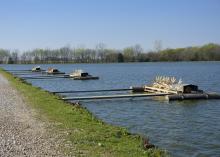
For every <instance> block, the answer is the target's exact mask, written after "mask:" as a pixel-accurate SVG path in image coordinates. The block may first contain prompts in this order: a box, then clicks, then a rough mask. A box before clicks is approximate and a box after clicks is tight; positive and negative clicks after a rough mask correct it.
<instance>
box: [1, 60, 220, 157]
mask: <svg viewBox="0 0 220 157" xmlns="http://www.w3.org/2000/svg"><path fill="white" fill-rule="evenodd" d="M49 66H50V67H51V66H52V67H56V68H58V69H60V70H61V71H65V72H67V73H69V72H71V71H73V70H74V69H84V70H86V71H88V72H89V73H91V74H94V76H99V77H100V80H87V81H80V80H77V81H76V80H75V81H74V80H70V79H53V80H30V82H31V83H32V84H33V85H35V86H40V87H42V88H44V89H47V90H49V91H62V90H92V89H112V88H129V87H130V86H140V85H143V84H147V83H150V81H151V80H152V79H153V78H154V77H155V76H157V75H166V76H175V77H177V78H182V80H183V81H185V82H186V83H192V84H196V85H198V86H199V87H200V88H201V89H206V90H207V91H216V92H220V81H219V80H220V62H181V63H133V64H68V65H61V64H57V65H49ZM4 67H5V68H6V69H30V68H31V67H33V65H16V66H15V65H4ZM47 67H48V65H42V68H45V69H46V68H47ZM119 93H121V92H119ZM99 94H101V95H104V94H113V93H107V92H103V93H99ZM85 95H98V93H89V94H88V93H83V94H76V93H74V94H69V95H68V96H85ZM82 103H83V105H84V106H85V107H87V108H88V109H89V110H90V111H91V112H93V113H94V114H95V115H96V116H97V117H99V118H101V119H103V120H104V121H106V122H108V123H111V124H114V125H119V126H123V127H126V128H128V129H129V130H130V131H131V132H134V133H139V134H143V135H146V136H148V137H149V138H150V140H151V141H152V143H154V144H155V145H157V146H159V147H161V148H164V149H166V150H168V151H169V152H170V153H171V154H172V155H173V156H183V157H185V156H219V155H220V115H219V113H220V102H219V100H209V101H207V100H201V101H182V102H178V101H177V102H171V103H169V102H165V101H154V100H151V99H149V98H147V99H146V98H141V99H140V98H135V99H120V100H99V101H84V102H82Z"/></svg>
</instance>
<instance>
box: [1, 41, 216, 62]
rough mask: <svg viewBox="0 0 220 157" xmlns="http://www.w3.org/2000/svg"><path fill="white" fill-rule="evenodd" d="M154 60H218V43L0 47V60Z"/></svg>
mask: <svg viewBox="0 0 220 157" xmlns="http://www.w3.org/2000/svg"><path fill="white" fill-rule="evenodd" d="M155 61H220V45H218V44H212V43H211V44H207V45H204V46H201V47H187V48H176V49H165V50H160V49H156V50H155V51H150V52H144V50H143V48H142V47H141V46H140V45H135V46H131V47H127V48H125V49H123V50H116V49H107V48H105V46H104V44H99V45H97V46H96V48H95V49H87V48H70V47H68V46H66V47H62V48H59V49H34V50H31V51H26V52H23V53H19V52H18V51H9V50H5V49H0V63H1V64H19V63H20V64H40V63H112V62H118V63H120V62H155Z"/></svg>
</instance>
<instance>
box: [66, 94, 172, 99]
mask: <svg viewBox="0 0 220 157" xmlns="http://www.w3.org/2000/svg"><path fill="white" fill-rule="evenodd" d="M166 95H170V94H168V93H158V94H124V95H102V96H86V97H66V98H62V100H94V99H96V100H98V99H119V98H137V97H155V96H166Z"/></svg>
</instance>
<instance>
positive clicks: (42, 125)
mask: <svg viewBox="0 0 220 157" xmlns="http://www.w3.org/2000/svg"><path fill="white" fill-rule="evenodd" d="M34 115H35V112H34V110H33V109H31V108H30V107H28V106H27V105H26V104H25V102H24V101H23V100H22V98H21V96H20V94H19V93H18V92H17V91H16V90H15V89H13V88H12V87H11V86H10V84H9V82H8V81H7V80H6V79H5V78H4V77H3V76H2V75H1V74H0V156H4V157H9V156H66V155H64V154H62V153H61V152H60V150H59V149H60V146H61V145H62V144H63V143H64V142H63V139H62V138H61V137H62V135H53V134H51V126H50V124H49V123H48V122H42V121H40V120H37V119H36V118H35V117H34Z"/></svg>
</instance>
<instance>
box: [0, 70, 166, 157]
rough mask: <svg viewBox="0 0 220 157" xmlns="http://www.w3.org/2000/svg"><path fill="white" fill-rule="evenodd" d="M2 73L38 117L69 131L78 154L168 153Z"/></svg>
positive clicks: (129, 154)
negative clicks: (144, 145) (147, 148)
mask: <svg viewBox="0 0 220 157" xmlns="http://www.w3.org/2000/svg"><path fill="white" fill-rule="evenodd" d="M0 73H1V74H3V75H4V76H5V77H6V78H7V79H8V80H9V81H10V82H11V84H12V85H13V86H14V87H15V88H16V89H17V90H18V91H19V92H20V93H21V95H22V96H23V97H24V99H25V101H26V102H27V103H28V104H30V105H31V106H32V107H33V108H34V109H35V110H36V111H37V117H39V118H40V119H41V120H47V121H49V122H51V123H55V124H57V125H55V126H54V127H55V128H54V130H55V131H58V132H59V131H63V130H65V131H67V132H68V134H66V135H65V137H64V138H65V140H66V141H71V142H72V143H73V146H74V147H75V148H73V150H72V151H73V152H74V153H75V155H76V156H95V157H98V156H114V157H117V156H125V157H128V156H132V157H139V156H155V157H160V156H168V155H167V153H166V152H165V151H163V150H160V149H150V150H144V149H143V147H142V138H141V137H140V136H139V135H133V134H130V133H129V132H128V131H127V130H126V129H124V128H121V127H116V126H112V125H109V124H106V123H104V122H102V121H101V120H99V119H97V118H96V117H95V116H93V115H92V114H91V113H90V112H89V111H88V110H86V109H85V108H82V107H80V106H77V105H71V104H69V103H66V102H64V101H62V100H59V97H58V96H56V95H53V94H51V93H49V92H47V91H44V90H42V89H40V88H38V87H33V86H31V85H30V84H28V83H26V82H24V81H22V80H21V79H18V78H15V77H13V76H12V75H11V74H9V73H7V72H5V71H3V70H1V69H0ZM63 149H65V148H63ZM68 151H69V150H68ZM67 153H68V152H67Z"/></svg>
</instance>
